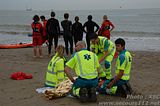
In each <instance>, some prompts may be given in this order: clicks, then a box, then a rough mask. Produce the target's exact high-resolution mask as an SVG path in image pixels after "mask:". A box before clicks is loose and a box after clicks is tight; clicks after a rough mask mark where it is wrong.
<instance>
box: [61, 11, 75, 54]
mask: <svg viewBox="0 0 160 106" xmlns="http://www.w3.org/2000/svg"><path fill="white" fill-rule="evenodd" d="M68 18H69V14H68V13H65V14H64V20H63V21H62V22H61V26H62V28H63V38H64V42H65V49H66V54H67V55H69V51H68V42H69V43H70V54H72V53H73V38H72V22H71V21H70V20H68Z"/></svg>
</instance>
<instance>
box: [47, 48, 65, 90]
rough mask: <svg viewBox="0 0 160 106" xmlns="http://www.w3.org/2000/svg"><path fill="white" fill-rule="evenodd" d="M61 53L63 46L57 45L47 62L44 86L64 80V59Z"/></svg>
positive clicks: (62, 52)
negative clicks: (53, 54) (54, 52)
mask: <svg viewBox="0 0 160 106" xmlns="http://www.w3.org/2000/svg"><path fill="white" fill-rule="evenodd" d="M63 55H64V46H63V45H59V46H57V48H56V54H55V56H54V57H53V58H52V59H51V61H50V62H49V64H48V70H47V73H46V81H45V86H46V87H55V86H56V85H57V84H58V83H60V82H61V81H63V80H65V73H64V63H65V61H66V60H65V58H64V56H63Z"/></svg>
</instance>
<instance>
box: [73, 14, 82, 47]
mask: <svg viewBox="0 0 160 106" xmlns="http://www.w3.org/2000/svg"><path fill="white" fill-rule="evenodd" d="M72 34H73V36H74V43H75V45H76V43H77V42H78V41H81V40H82V39H83V27H82V24H81V23H80V22H79V17H78V16H76V17H75V23H74V24H73V25H72Z"/></svg>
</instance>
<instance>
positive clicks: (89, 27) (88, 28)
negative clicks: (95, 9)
mask: <svg viewBox="0 0 160 106" xmlns="http://www.w3.org/2000/svg"><path fill="white" fill-rule="evenodd" d="M95 27H96V30H95V29H94V28H95ZM98 30H99V26H98V24H96V23H95V22H94V21H92V16H91V15H89V16H88V21H87V22H85V23H84V25H83V31H84V32H85V33H86V42H87V50H90V34H91V33H94V32H97V31H98Z"/></svg>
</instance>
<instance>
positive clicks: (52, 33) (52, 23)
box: [46, 12, 60, 57]
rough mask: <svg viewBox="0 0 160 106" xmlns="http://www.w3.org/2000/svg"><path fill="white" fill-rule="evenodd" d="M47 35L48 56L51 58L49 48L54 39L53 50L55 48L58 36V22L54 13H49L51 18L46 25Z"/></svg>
mask: <svg viewBox="0 0 160 106" xmlns="http://www.w3.org/2000/svg"><path fill="white" fill-rule="evenodd" d="M46 29H47V34H48V42H49V45H48V56H49V57H50V56H51V47H52V45H53V44H52V42H53V38H54V48H55V49H56V48H57V45H58V36H59V34H60V27H59V21H58V20H57V19H55V12H51V18H50V19H49V20H48V21H47V24H46Z"/></svg>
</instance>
